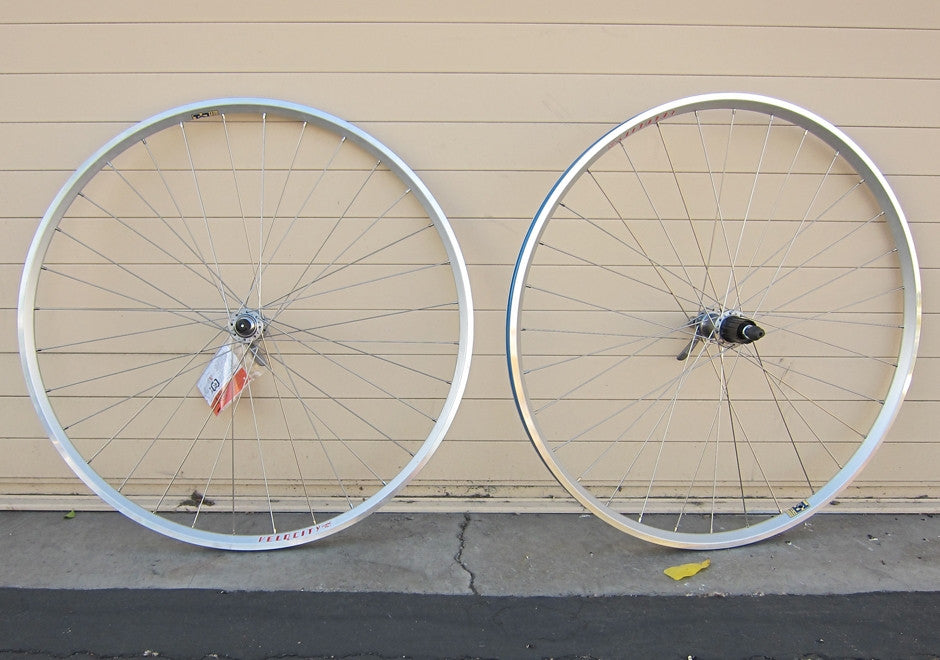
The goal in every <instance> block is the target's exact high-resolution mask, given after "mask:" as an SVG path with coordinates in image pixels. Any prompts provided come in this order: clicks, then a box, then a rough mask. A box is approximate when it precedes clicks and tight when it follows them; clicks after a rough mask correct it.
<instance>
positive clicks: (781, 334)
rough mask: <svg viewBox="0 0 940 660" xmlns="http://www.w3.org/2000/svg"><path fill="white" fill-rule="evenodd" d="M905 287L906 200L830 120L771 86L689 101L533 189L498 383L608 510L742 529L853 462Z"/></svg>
mask: <svg viewBox="0 0 940 660" xmlns="http://www.w3.org/2000/svg"><path fill="white" fill-rule="evenodd" d="M733 193H737V194H736V195H735V194H733ZM920 305H921V303H920V280H919V273H918V266H917V259H916V255H915V251H914V246H913V242H912V240H911V236H910V232H909V229H908V226H907V222H906V220H905V217H904V214H903V212H902V211H901V208H900V205H899V204H898V201H897V199H896V197H895V195H894V193H893V192H892V190H891V188H890V186H889V185H888V183H887V181H886V180H885V177H884V176H883V175H882V174H881V172H879V171H878V169H877V167H876V166H875V165H874V163H873V162H872V161H871V159H870V158H869V157H868V156H867V155H865V154H864V153H863V152H862V150H861V149H860V148H859V147H858V146H857V145H856V144H855V143H854V142H853V141H852V140H851V139H850V138H849V137H848V136H847V135H845V134H844V133H843V132H842V131H841V130H839V129H838V128H836V127H835V126H833V125H832V124H830V123H829V122H827V121H825V120H824V119H822V118H820V117H818V116H816V115H814V114H813V113H810V112H808V111H806V110H804V109H802V108H800V107H797V106H795V105H792V104H789V103H786V102H783V101H779V100H776V99H771V98H768V97H763V96H757V95H752V94H708V95H701V96H694V97H689V98H686V99H681V100H678V101H675V102H671V103H667V104H664V105H661V106H659V107H656V108H653V109H652V110H649V111H647V112H645V113H643V114H641V115H638V116H636V117H634V118H632V119H630V120H629V121H627V122H624V123H623V124H621V125H619V126H617V127H616V128H614V129H613V130H611V131H609V132H608V133H607V134H606V135H604V136H603V137H601V138H600V139H599V140H598V141H597V142H596V143H595V144H594V145H592V146H591V147H590V148H588V149H587V151H585V152H584V153H583V154H582V155H581V156H580V157H579V158H578V159H576V160H575V161H574V162H573V163H572V165H571V166H570V167H569V168H568V170H567V171H566V172H565V173H564V174H563V175H562V176H561V178H559V180H558V181H557V183H556V184H555V185H554V187H553V188H552V190H551V191H550V192H549V194H548V195H547V197H546V198H545V200H544V202H543V203H542V205H541V207H540V209H539V211H538V213H537V214H536V215H535V218H534V219H533V221H532V224H531V226H530V228H529V231H528V233H527V235H526V238H525V241H524V243H523V245H522V248H521V250H520V253H519V257H518V260H517V262H516V268H515V271H514V274H513V280H512V285H511V288H510V296H509V303H508V311H507V326H506V342H507V354H508V366H509V372H510V380H511V384H512V389H513V395H514V397H515V400H516V404H517V408H518V411H519V414H520V417H521V419H522V421H523V424H524V426H525V428H526V431H527V433H528V435H529V437H530V439H531V440H532V442H533V444H534V446H535V447H536V449H537V450H538V452H539V454H540V456H541V457H542V459H543V461H544V462H545V463H546V465H547V466H548V467H549V469H550V470H551V471H552V473H553V474H554V476H555V477H556V478H557V479H558V480H559V481H560V483H561V484H562V485H563V486H564V487H565V488H566V489H567V490H568V491H569V492H570V493H571V494H572V495H573V496H574V497H575V498H577V500H578V501H579V502H580V503H581V504H582V505H584V506H585V507H586V508H587V509H589V510H590V511H591V512H593V513H594V514H596V515H597V516H599V517H600V518H601V519H603V520H604V521H606V522H608V523H610V524H612V525H614V526H615V527H617V528H618V529H621V530H622V531H625V532H627V533H630V534H633V535H635V536H637V537H639V538H643V539H646V540H649V541H652V542H656V543H660V544H663V545H668V546H673V547H679V548H689V549H709V548H723V547H732V546H738V545H744V544H747V543H752V542H755V541H759V540H761V539H765V538H768V537H770V536H772V535H774V534H777V533H780V532H782V531H784V530H786V529H789V528H791V527H793V526H794V525H797V524H800V523H801V522H803V521H805V520H806V518H807V517H808V516H809V515H811V514H812V513H814V512H815V511H817V510H818V509H819V508H820V507H822V506H824V505H826V504H828V503H829V502H830V501H831V500H832V499H833V498H834V497H835V496H836V495H837V494H838V493H839V492H840V491H841V490H842V489H843V488H845V487H846V485H848V483H849V482H850V481H851V479H852V478H853V477H854V476H855V475H856V474H857V473H858V472H859V470H861V469H862V467H863V466H864V465H865V464H866V462H867V461H868V460H869V459H870V457H871V455H872V453H873V452H874V451H875V449H876V448H877V446H878V445H879V444H880V442H881V441H882V440H883V439H884V436H885V434H886V433H887V431H888V428H889V427H890V425H891V423H892V421H893V420H894V418H895V416H896V415H897V413H898V409H899V407H900V405H901V402H902V400H903V398H904V395H905V392H906V390H907V387H908V385H909V383H910V378H911V372H912V369H913V365H914V358H915V355H916V351H917V343H918V338H919V333H920V315H921V309H920ZM751 326H753V327H754V328H757V330H751V329H746V328H750V327H751ZM741 333H743V334H741ZM784 464H785V465H784Z"/></svg>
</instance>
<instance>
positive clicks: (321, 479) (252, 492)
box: [17, 98, 473, 550]
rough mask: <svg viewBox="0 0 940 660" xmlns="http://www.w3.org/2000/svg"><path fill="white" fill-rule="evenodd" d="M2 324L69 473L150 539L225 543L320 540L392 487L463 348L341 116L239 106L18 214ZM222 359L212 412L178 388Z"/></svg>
mask: <svg viewBox="0 0 940 660" xmlns="http://www.w3.org/2000/svg"><path fill="white" fill-rule="evenodd" d="M190 297H192V298H193V300H194V301H195V302H192V303H189V302H188V300H189V298H190ZM145 317H146V318H145ZM17 322H18V334H19V344H20V356H21V361H22V365H23V369H24V374H25V376H26V382H27V386H28V389H29V392H30V396H31V397H32V400H33V403H34V405H35V408H36V411H37V413H38V414H39V417H40V419H41V420H42V423H43V425H44V426H45V429H46V431H47V432H48V434H49V436H50V438H51V439H52V441H53V443H54V444H55V447H56V449H57V450H58V451H59V453H60V454H61V455H62V457H63V458H64V459H65V461H66V462H67V463H68V465H69V466H70V467H71V468H72V470H73V471H74V472H75V473H76V474H77V475H78V476H79V477H80V478H81V479H82V480H83V481H84V482H85V483H86V484H87V485H88V486H89V487H90V488H91V489H92V490H93V491H94V492H95V493H97V494H98V495H99V496H100V497H101V498H102V499H103V500H105V501H106V502H107V503H108V504H109V505H111V506H112V507H114V508H115V509H117V510H118V511H120V512H121V513H123V514H125V515H127V516H128V517H130V518H131V519H133V520H135V521H137V522H139V523H140V524H142V525H144V526H146V527H148V528H150V529H152V530H154V531H157V532H160V533H162V534H165V535H167V536H170V537H173V538H176V539H179V540H181V541H186V542H189V543H194V544H198V545H202V546H207V547H214V548H223V549H234V550H261V549H273V548H281V547H286V546H292V545H297V544H300V543H306V542H309V541H313V540H316V539H319V538H322V537H325V536H327V535H330V534H333V533H335V532H337V531H339V530H341V529H344V528H346V527H348V526H350V525H352V524H353V523H355V522H357V521H359V520H361V519H362V518H363V517H365V516H366V515H368V514H369V513H371V512H373V511H374V510H376V509H377V508H378V507H379V506H381V504H382V503H384V502H385V501H386V500H388V499H389V498H390V497H392V496H393V495H394V494H395V493H396V492H397V491H399V490H400V489H401V488H402V487H404V486H405V485H406V484H407V483H408V481H409V480H410V479H411V478H412V477H414V475H415V474H417V472H418V471H419V470H420V469H421V468H422V467H423V466H424V465H425V464H426V463H427V461H428V460H429V459H430V457H431V455H432V454H433V452H434V451H435V449H436V448H437V447H438V445H439V444H440V442H441V441H442V440H443V438H444V436H445V434H446V432H447V430H448V428H449V426H450V424H451V422H452V421H453V418H454V416H455V414H456V410H457V407H458V405H459V402H460V398H461V396H462V394H463V391H464V388H465V386H466V381H467V376H468V373H469V363H470V354H471V345H472V336H473V318H472V301H471V296H470V287H469V278H468V275H467V270H466V265H465V263H464V260H463V257H462V255H461V252H460V249H459V246H458V244H457V241H456V237H455V236H454V233H453V231H452V229H451V227H450V225H449V223H448V221H447V219H446V217H445V215H444V213H443V211H442V210H441V208H440V206H439V205H438V203H437V202H436V201H435V200H434V198H433V196H432V195H431V193H430V191H429V190H428V189H427V187H426V186H425V185H424V183H423V182H422V181H421V180H420V179H419V177H418V176H417V175H416V174H415V173H414V172H413V171H412V170H411V169H410V168H409V167H408V166H407V165H406V164H405V163H404V162H403V161H402V160H401V159H400V158H399V157H398V156H396V155H395V154H394V153H393V152H391V151H390V150H389V149H388V148H387V147H385V146H384V145H383V144H382V143H380V142H379V141H377V140H376V139H375V138H374V137H372V136H370V135H369V134H367V133H365V132H364V131H362V130H360V129H358V128H357V127H355V126H353V125H352V124H349V123H348V122H345V121H343V120H341V119H339V118H337V117H334V116H332V115H329V114H327V113H324V112H321V111H319V110H316V109H313V108H308V107H304V106H301V105H297V104H293V103H288V102H283V101H276V100H270V99H257V98H228V99H218V100H211V101H205V102H199V103H193V104H189V105H185V106H181V107H178V108H174V109H172V110H169V111H167V112H164V113H161V114H159V115H156V116H154V117H152V118H150V119H148V120H145V121H143V122H141V123H139V124H137V125H135V126H133V127H131V128H129V129H128V130H126V131H124V132H123V133H121V134H120V135H118V136H116V137H115V138H114V139H113V140H111V141H110V142H108V143H107V144H106V145H104V146H103V147H102V148H101V149H100V150H99V151H98V152H96V153H95V154H94V155H93V156H91V157H90V158H89V159H88V160H87V161H86V162H85V163H84V164H83V165H82V166H81V167H80V168H79V169H78V170H77V171H76V172H75V173H74V174H73V175H72V176H71V177H70V178H69V180H68V181H67V182H66V183H65V185H64V186H63V188H62V189H61V190H60V192H59V193H58V195H57V196H56V198H55V199H54V201H53V202H52V204H51V206H50V207H49V209H48V211H47V212H46V214H45V216H44V217H43V218H42V220H41V222H40V225H39V228H38V230H37V232H36V235H35V237H34V239H33V242H32V244H31V246H30V249H29V252H28V256H27V259H26V262H25V266H24V271H23V278H22V281H21V286H20V294H19V306H18V316H17ZM223 347H226V348H225V351H226V352H229V353H231V354H232V355H237V356H238V358H237V360H236V362H235V364H234V366H231V367H229V371H228V372H226V373H227V374H229V375H230V372H232V371H233V370H234V369H237V368H239V367H244V369H245V371H244V374H245V375H246V376H249V379H248V380H247V383H244V382H242V381H240V380H237V379H235V378H232V379H231V380H227V381H225V382H223V383H222V384H221V385H222V387H221V389H222V390H224V391H226V392H228V393H229V395H230V396H229V399H231V402H229V403H228V405H227V406H225V402H226V401H227V400H228V399H226V398H225V397H223V398H222V399H219V398H218V395H216V398H213V399H211V400H210V395H209V394H206V393H205V392H202V391H200V389H199V387H198V384H197V381H198V380H199V379H200V378H201V377H203V376H206V375H207V374H210V371H209V369H208V365H209V364H210V363H211V362H212V359H213V356H214V355H216V352H217V351H222V350H223ZM212 373H215V372H212ZM210 380H211V379H210ZM216 381H217V382H216V383H215V384H214V385H213V386H214V387H217V386H218V385H219V383H218V379H216ZM226 383H231V385H230V386H229V387H227V386H226ZM128 392H129V394H128ZM213 406H215V407H213ZM217 409H218V410H217Z"/></svg>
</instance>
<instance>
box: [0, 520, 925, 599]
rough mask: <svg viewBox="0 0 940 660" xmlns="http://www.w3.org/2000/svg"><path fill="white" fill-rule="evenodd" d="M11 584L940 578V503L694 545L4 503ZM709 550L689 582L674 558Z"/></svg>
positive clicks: (613, 583)
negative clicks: (713, 545) (151, 522)
mask: <svg viewBox="0 0 940 660" xmlns="http://www.w3.org/2000/svg"><path fill="white" fill-rule="evenodd" d="M0 557H2V562H0V587H14V588H41V589H70V590H71V589H190V588H195V589H214V590H226V591H297V592H300V591H305V592H330V593H335V592H343V593H356V592H372V593H375V592H384V593H400V594H439V595H485V596H522V597H529V596H624V595H649V596H677V595H681V596H691V595H725V596H733V595H762V594H791V595H793V594H797V595H799V594H853V593H866V592H910V591H923V592H940V516H931V515H927V514H919V515H917V514H905V515H885V514H879V515H861V514H850V515H844V514H820V515H817V516H814V517H813V518H811V519H810V520H809V521H808V522H806V523H805V524H803V525H801V526H799V527H797V528H795V529H793V530H790V531H789V532H786V533H784V534H782V535H780V536H777V537H775V538H773V539H770V540H767V541H764V542H761V543H758V544H755V545H750V546H746V547H742V548H735V549H730V550H717V551H709V552H692V551H682V550H673V549H668V548H662V547H659V546H656V545H652V544H649V543H646V542H643V541H640V540H637V539H634V538H632V537H629V536H627V535H625V534H622V533H621V532H618V531H617V530H615V529H613V528H611V527H609V526H608V525H606V524H604V523H602V522H600V521H599V520H597V519H595V518H594V517H592V516H587V515H576V514H523V515H512V514H482V513H474V514H401V513H377V514H375V515H373V516H371V517H369V518H367V519H365V520H364V521H362V522H360V523H359V524H357V525H355V526H353V527H352V528H350V529H348V530H345V531H343V532H340V533H338V534H336V535H334V536H332V537H329V538H327V539H324V540H322V541H319V542H316V543H313V544H308V545H304V546H300V547H297V548H292V549H288V550H276V551H271V552H259V553H235V552H225V551H217V550H207V549H204V548H199V547H193V546H189V545H187V544H184V543H180V542H178V541H174V540H172V539H169V538H165V537H163V536H161V535H158V534H155V533H153V532H151V531H149V530H147V529H145V528H143V527H141V526H139V525H137V524H135V523H133V522H131V521H129V520H127V519H126V518H124V517H123V516H121V515H120V514H117V513H81V512H80V513H78V514H77V515H76V516H75V518H73V519H65V518H64V517H63V515H62V514H61V513H53V512H12V511H5V512H0ZM705 558H708V559H709V560H710V561H711V565H710V566H709V567H708V568H707V569H706V570H704V571H702V572H700V573H699V574H698V575H696V576H694V577H692V578H689V579H686V580H683V581H681V582H676V581H674V580H672V579H671V578H669V577H667V576H666V575H664V574H663V569H665V568H667V567H669V566H672V565H675V564H681V563H686V562H692V561H701V560H703V559H705Z"/></svg>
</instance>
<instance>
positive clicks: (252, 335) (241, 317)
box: [228, 309, 264, 344]
mask: <svg viewBox="0 0 940 660" xmlns="http://www.w3.org/2000/svg"><path fill="white" fill-rule="evenodd" d="M228 325H229V332H230V333H231V335H232V338H233V339H235V341H240V342H242V343H244V344H253V343H254V342H256V341H258V340H259V339H260V338H261V335H262V334H263V333H264V317H263V316H262V315H261V312H259V311H256V310H251V309H241V310H239V311H238V312H236V313H235V314H233V315H232V318H231V319H230V320H229V324H228Z"/></svg>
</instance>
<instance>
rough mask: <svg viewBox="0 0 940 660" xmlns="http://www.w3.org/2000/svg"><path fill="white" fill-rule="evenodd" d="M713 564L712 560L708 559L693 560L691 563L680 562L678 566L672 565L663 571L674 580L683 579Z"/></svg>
mask: <svg viewBox="0 0 940 660" xmlns="http://www.w3.org/2000/svg"><path fill="white" fill-rule="evenodd" d="M710 565H711V561H709V560H708V559H706V560H705V561H702V562H697V563H695V562H693V563H691V564H679V565H678V566H670V567H669V568H667V569H666V570H664V571H663V573H665V574H666V575H668V576H669V577H671V578H672V579H673V580H682V579H685V578H687V577H692V576H693V575H695V574H696V573H698V572H699V571H701V570H703V569H706V568H708V567H709V566H710Z"/></svg>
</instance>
